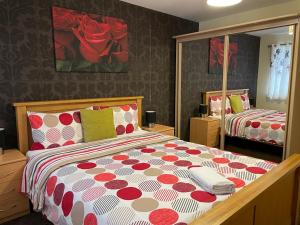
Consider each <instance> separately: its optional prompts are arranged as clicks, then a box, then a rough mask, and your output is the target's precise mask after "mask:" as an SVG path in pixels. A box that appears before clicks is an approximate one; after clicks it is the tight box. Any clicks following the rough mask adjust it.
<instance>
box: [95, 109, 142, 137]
mask: <svg viewBox="0 0 300 225" xmlns="http://www.w3.org/2000/svg"><path fill="white" fill-rule="evenodd" d="M93 108H94V110H103V109H107V108H112V110H113V114H114V124H115V129H116V132H117V135H123V134H129V133H133V132H134V131H137V130H139V126H138V107H137V104H136V103H134V104H129V105H120V106H112V107H109V106H94V107H93Z"/></svg>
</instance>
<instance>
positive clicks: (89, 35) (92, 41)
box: [52, 7, 128, 72]
mask: <svg viewBox="0 0 300 225" xmlns="http://www.w3.org/2000/svg"><path fill="white" fill-rule="evenodd" d="M52 20H53V31H54V46H55V63H56V70H57V71H64V72H66V71H69V72H71V71H77V72H81V71H84V72H127V71H128V31H127V24H126V23H125V22H124V21H123V20H122V19H118V18H114V17H108V16H101V15H96V14H89V13H86V12H79V11H75V10H70V9H65V8H60V7H52Z"/></svg>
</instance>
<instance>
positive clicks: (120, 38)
mask: <svg viewBox="0 0 300 225" xmlns="http://www.w3.org/2000/svg"><path fill="white" fill-rule="evenodd" d="M103 21H105V22H106V23H107V24H109V25H110V26H111V33H112V39H113V41H114V43H115V44H116V45H117V50H116V51H114V52H112V55H113V56H114V57H115V58H116V59H117V60H118V61H119V62H121V63H124V62H127V61H128V32H127V24H126V23H124V22H123V21H122V20H120V19H117V18H113V17H104V18H103Z"/></svg>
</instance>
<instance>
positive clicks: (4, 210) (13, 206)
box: [0, 205, 17, 212]
mask: <svg viewBox="0 0 300 225" xmlns="http://www.w3.org/2000/svg"><path fill="white" fill-rule="evenodd" d="M16 207H17V205H12V206H11V207H9V208H7V209H0V212H6V211H8V210H11V209H13V208H16Z"/></svg>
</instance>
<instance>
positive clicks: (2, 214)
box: [0, 192, 28, 220]
mask: <svg viewBox="0 0 300 225" xmlns="http://www.w3.org/2000/svg"><path fill="white" fill-rule="evenodd" d="M0 202H1V203H5V204H1V205H0V220H2V219H4V218H6V217H9V216H12V215H15V214H17V213H20V212H25V211H28V199H27V198H26V197H24V196H23V195H21V194H20V193H17V192H11V193H8V194H5V195H2V196H0Z"/></svg>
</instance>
